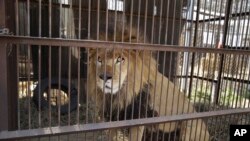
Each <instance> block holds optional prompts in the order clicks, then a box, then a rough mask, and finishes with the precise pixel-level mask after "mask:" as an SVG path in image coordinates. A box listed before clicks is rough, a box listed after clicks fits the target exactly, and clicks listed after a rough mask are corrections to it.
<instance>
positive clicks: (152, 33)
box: [150, 0, 155, 44]
mask: <svg viewBox="0 0 250 141" xmlns="http://www.w3.org/2000/svg"><path fill="white" fill-rule="evenodd" d="M154 8H155V0H153V10H152V11H153V13H152V27H151V41H150V42H151V44H153V43H154V26H155V13H154V12H155V10H154Z"/></svg>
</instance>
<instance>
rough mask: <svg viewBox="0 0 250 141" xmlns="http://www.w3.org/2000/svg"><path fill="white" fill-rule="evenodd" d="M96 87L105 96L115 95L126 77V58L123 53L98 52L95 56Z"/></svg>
mask: <svg viewBox="0 0 250 141" xmlns="http://www.w3.org/2000/svg"><path fill="white" fill-rule="evenodd" d="M93 58H94V59H95V61H94V62H95V66H96V72H97V77H96V79H97V80H96V81H97V87H98V88H99V89H101V91H103V93H105V94H116V93H118V91H119V90H120V89H121V88H122V87H123V85H124V84H125V81H126V76H127V67H128V58H127V57H126V54H125V52H122V51H118V50H115V51H113V50H112V51H111V50H99V51H98V52H97V53H96V54H95V56H94V57H93Z"/></svg>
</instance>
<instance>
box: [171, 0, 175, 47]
mask: <svg viewBox="0 0 250 141" xmlns="http://www.w3.org/2000/svg"><path fill="white" fill-rule="evenodd" d="M173 11H174V12H173V14H174V15H173V21H172V33H171V34H172V37H171V45H173V44H174V32H175V24H174V23H175V20H176V19H175V11H176V0H175V1H174V9H173Z"/></svg>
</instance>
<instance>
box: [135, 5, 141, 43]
mask: <svg viewBox="0 0 250 141" xmlns="http://www.w3.org/2000/svg"><path fill="white" fill-rule="evenodd" d="M140 12H141V0H139V3H138V17H137V33H136V36H137V38H136V39H137V40H136V42H137V43H138V42H139V36H140V18H141V14H140Z"/></svg>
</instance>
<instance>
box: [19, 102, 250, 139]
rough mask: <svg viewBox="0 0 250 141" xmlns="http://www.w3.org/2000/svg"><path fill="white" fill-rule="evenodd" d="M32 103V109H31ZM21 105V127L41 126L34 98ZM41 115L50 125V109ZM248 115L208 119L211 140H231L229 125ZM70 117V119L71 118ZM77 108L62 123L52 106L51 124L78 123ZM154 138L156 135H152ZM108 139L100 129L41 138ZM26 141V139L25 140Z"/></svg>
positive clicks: (90, 114) (90, 116)
mask: <svg viewBox="0 0 250 141" xmlns="http://www.w3.org/2000/svg"><path fill="white" fill-rule="evenodd" d="M29 105H30V109H29ZM19 107H20V129H29V128H30V129H35V128H39V121H38V119H39V111H38V110H37V108H36V106H35V104H34V103H33V101H32V99H31V98H30V101H29V98H27V97H24V98H21V99H20V100H19ZM91 107H92V106H91V105H90V106H89V108H88V111H89V112H88V122H89V123H92V122H93V121H92V119H93V115H94V110H93V109H92V108H91ZM195 107H196V108H197V109H199V110H200V111H209V110H210V111H211V110H220V109H225V107H222V106H221V107H219V106H217V107H215V106H211V105H206V104H195ZM86 109H87V108H86V105H85V104H81V105H80V106H79V123H80V124H84V123H86V115H87V113H86ZM29 114H30V117H31V118H30V125H29ZM40 115H41V127H42V128H43V127H48V126H49V125H50V122H49V121H50V117H49V110H48V109H45V110H42V111H41V112H40ZM249 115H250V114H248V115H246V114H245V115H228V116H221V117H212V118H208V119H206V123H207V127H208V130H209V133H210V135H211V141H227V140H229V125H230V124H249V123H250V120H249V118H247V117H249ZM69 118H70V120H69ZM77 118H78V117H77V110H75V111H72V112H71V113H70V115H69V114H66V115H60V124H59V123H58V121H59V116H58V109H57V108H51V126H59V125H60V126H66V125H74V124H77V123H76V122H77ZM152 138H153V139H154V137H152ZM68 139H69V140H70V141H75V140H79V139H80V140H86V141H88V140H96V141H99V140H103V141H105V140H108V137H107V131H104V132H103V131H102V132H101V131H99V132H96V133H78V134H71V135H69V136H68V135H60V136H55V137H52V136H51V137H50V138H46V137H43V138H41V139H39V140H63V141H64V140H65V141H66V140H68ZM33 140H34V141H35V140H37V138H32V139H29V141H33ZM23 141H25V140H23Z"/></svg>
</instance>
